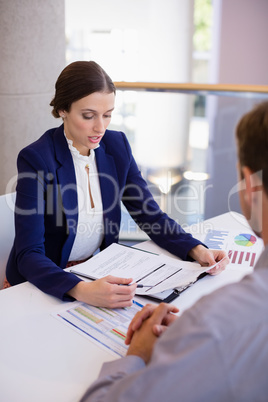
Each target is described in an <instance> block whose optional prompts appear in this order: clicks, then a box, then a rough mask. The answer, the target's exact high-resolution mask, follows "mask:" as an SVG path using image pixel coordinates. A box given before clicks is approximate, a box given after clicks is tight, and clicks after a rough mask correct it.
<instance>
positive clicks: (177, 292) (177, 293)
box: [141, 272, 208, 303]
mask: <svg viewBox="0 0 268 402" xmlns="http://www.w3.org/2000/svg"><path fill="white" fill-rule="evenodd" d="M206 275H208V274H207V273H206V272H203V273H202V274H200V275H199V276H198V277H197V279H196V280H195V281H194V282H190V283H189V284H188V285H186V286H184V287H183V289H180V290H178V289H173V291H172V292H171V293H170V294H169V295H168V296H167V297H166V298H165V299H159V298H158V297H154V296H146V295H142V296H141V297H144V298H145V299H148V300H151V301H154V302H156V303H170V302H172V301H173V300H175V299H176V298H177V297H179V296H180V294H181V293H182V292H184V291H185V290H186V289H188V288H189V287H190V286H192V285H194V284H195V283H196V282H197V281H199V280H200V279H202V278H204V276H206Z"/></svg>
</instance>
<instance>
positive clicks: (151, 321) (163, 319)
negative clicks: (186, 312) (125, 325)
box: [125, 303, 179, 363]
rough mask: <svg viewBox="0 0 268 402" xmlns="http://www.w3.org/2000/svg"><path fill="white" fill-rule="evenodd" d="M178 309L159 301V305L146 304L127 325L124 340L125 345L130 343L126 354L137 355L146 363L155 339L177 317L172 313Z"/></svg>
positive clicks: (149, 357)
mask: <svg viewBox="0 0 268 402" xmlns="http://www.w3.org/2000/svg"><path fill="white" fill-rule="evenodd" d="M178 311H179V309H178V308H177V307H175V306H172V305H169V304H166V303H161V304H160V305H159V306H154V305H151V304H147V305H146V306H145V307H144V308H143V309H142V310H141V311H139V312H138V313H137V314H136V315H135V317H134V318H133V320H132V321H131V323H130V325H129V329H128V332H127V338H126V341H125V343H126V344H127V345H128V344H130V346H129V348H128V351H127V355H135V356H139V357H141V358H142V359H143V360H144V361H145V363H148V362H149V361H150V359H151V355H152V351H153V347H154V344H155V341H156V340H157V338H158V336H159V335H161V334H162V333H163V332H164V330H165V329H166V328H167V327H168V326H169V325H170V324H171V323H172V322H173V321H174V320H175V319H176V318H177V317H176V316H175V315H174V314H172V313H177V312H178Z"/></svg>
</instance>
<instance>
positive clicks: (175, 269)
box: [71, 243, 208, 300]
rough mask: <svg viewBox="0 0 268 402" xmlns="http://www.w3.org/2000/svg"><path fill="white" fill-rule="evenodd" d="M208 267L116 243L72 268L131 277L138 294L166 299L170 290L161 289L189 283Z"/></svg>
mask: <svg viewBox="0 0 268 402" xmlns="http://www.w3.org/2000/svg"><path fill="white" fill-rule="evenodd" d="M207 269H208V268H207V267H206V268H204V267H201V266H200V265H199V264H198V263H193V262H186V261H181V260H177V259H175V258H172V257H167V256H166V255H163V254H160V255H157V254H152V253H150V252H147V251H143V250H139V249H137V248H134V247H128V246H124V245H120V244H117V243H113V244H111V245H110V246H109V247H107V248H106V249H105V250H103V251H101V252H100V253H98V254H96V255H95V256H94V257H92V258H91V259H89V260H88V261H86V262H84V263H82V264H79V265H77V266H75V269H71V272H73V273H75V274H77V275H80V276H82V277H86V278H89V279H93V280H94V279H99V278H102V277H104V276H107V275H113V276H117V277H121V278H132V280H133V282H136V283H137V284H138V286H139V287H138V288H137V289H136V294H138V295H142V296H153V297H154V296H155V297H156V298H160V299H162V300H163V299H165V298H166V297H167V294H166V293H165V294H162V295H161V293H162V292H166V291H169V293H172V292H173V290H174V289H176V290H177V291H180V290H182V289H183V288H185V287H188V286H189V285H190V284H191V283H193V282H195V281H196V280H197V278H198V277H199V275H200V274H202V273H204V272H205V271H206V270H207Z"/></svg>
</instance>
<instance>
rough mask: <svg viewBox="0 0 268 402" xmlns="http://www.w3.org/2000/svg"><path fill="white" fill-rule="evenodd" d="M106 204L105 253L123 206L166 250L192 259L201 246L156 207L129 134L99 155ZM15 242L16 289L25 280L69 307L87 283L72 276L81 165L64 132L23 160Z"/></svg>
mask: <svg viewBox="0 0 268 402" xmlns="http://www.w3.org/2000/svg"><path fill="white" fill-rule="evenodd" d="M95 155H96V163H97V168H98V173H99V180H100V188H101V194H102V202H103V221H104V232H105V236H104V240H103V244H102V246H101V249H103V248H105V247H107V246H109V245H110V244H112V243H114V242H118V236H119V230H120V220H121V206H120V201H122V202H123V203H124V205H125V206H126V208H127V210H128V211H129V213H130V215H131V216H132V217H133V219H134V220H135V222H136V223H137V224H138V225H139V226H140V228H141V229H142V230H144V231H145V232H146V233H147V234H148V235H149V237H150V238H151V239H152V240H153V241H154V242H155V243H157V244H158V245H159V246H161V247H163V248H164V249H166V250H168V251H169V252H171V253H173V254H174V255H176V256H178V257H180V258H182V259H184V260H185V259H187V254H188V252H189V251H190V250H191V249H192V248H193V247H195V246H196V245H198V244H200V242H199V241H198V240H196V239H194V238H193V237H192V236H191V235H190V234H188V233H185V232H184V230H183V229H182V228H181V226H180V225H178V224H177V223H176V222H175V221H174V220H172V219H170V218H169V217H168V216H167V215H166V214H165V213H163V212H162V211H161V209H160V208H159V206H158V204H157V203H156V202H155V201H154V199H153V196H152V194H151V193H150V191H149V189H148V187H147V184H146V182H145V181H144V179H143V178H142V176H141V174H140V171H139V169H138V167H137V164H136V162H135V160H134V158H133V156H132V152H131V148H130V145H129V143H128V141H127V139H126V136H125V134H124V133H122V132H117V131H110V130H106V133H105V135H104V137H103V139H102V141H101V143H100V147H99V148H97V149H96V150H95ZM17 164H18V182H17V189H16V191H17V196H16V207H15V232H16V235H15V240H14V245H13V248H12V250H11V253H10V257H9V260H8V263H7V271H6V274H7V279H8V281H9V282H10V283H11V284H12V285H15V284H18V283H21V282H24V281H25V280H28V281H30V282H31V283H33V284H34V285H36V286H37V287H38V288H39V289H41V290H43V291H44V292H46V293H49V294H51V295H54V296H56V297H58V298H61V299H63V300H65V299H68V296H66V292H68V291H69V290H70V289H71V288H73V287H74V286H75V285H76V284H77V283H78V282H79V281H80V280H81V279H78V278H77V277H76V276H75V275H73V274H71V273H69V272H65V271H64V270H63V268H65V267H66V264H67V262H68V258H69V255H70V253H71V249H72V246H73V243H74V239H75V234H76V227H77V221H78V202H77V192H76V178H75V170H74V165H73V159H72V155H71V152H70V150H69V147H68V144H67V141H66V139H65V136H64V132H63V125H61V126H60V127H58V128H54V129H51V130H49V131H47V132H46V133H45V134H44V135H43V136H42V137H41V138H40V139H39V140H37V141H36V142H34V143H32V144H31V145H29V146H27V147H26V148H24V149H23V150H22V151H21V152H20V153H19V156H18V161H17Z"/></svg>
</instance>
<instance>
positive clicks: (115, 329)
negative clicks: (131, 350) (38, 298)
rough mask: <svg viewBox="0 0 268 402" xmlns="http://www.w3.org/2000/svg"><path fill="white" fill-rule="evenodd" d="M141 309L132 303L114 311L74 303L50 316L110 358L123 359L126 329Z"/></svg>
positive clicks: (140, 305) (136, 303)
mask: <svg viewBox="0 0 268 402" xmlns="http://www.w3.org/2000/svg"><path fill="white" fill-rule="evenodd" d="M142 307H143V305H142V304H140V303H138V302H137V301H135V300H133V304H132V306H131V307H124V308H118V309H109V308H104V307H94V306H91V305H89V304H86V303H82V302H74V303H72V306H71V308H67V309H66V308H65V309H64V310H61V311H58V312H56V313H53V314H52V316H54V317H55V318H57V319H59V320H60V321H61V322H63V323H65V324H66V325H68V326H69V327H70V328H73V329H74V330H75V331H77V332H78V333H80V334H81V335H83V336H85V337H86V338H87V339H89V340H91V341H92V342H94V343H95V344H97V345H98V346H100V347H101V348H104V349H106V350H107V351H108V352H111V353H112V354H113V355H116V356H117V357H118V356H121V357H123V356H125V354H126V351H127V348H128V347H127V346H126V345H125V339H126V334H127V329H128V326H129V324H130V322H131V320H132V318H133V317H134V315H135V314H136V313H137V312H138V311H140V310H141V309H142Z"/></svg>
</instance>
